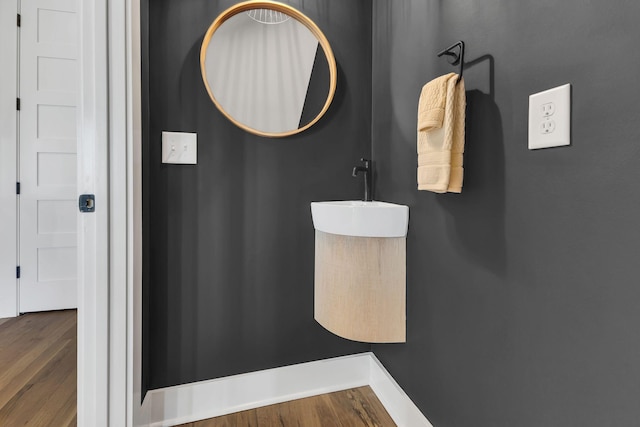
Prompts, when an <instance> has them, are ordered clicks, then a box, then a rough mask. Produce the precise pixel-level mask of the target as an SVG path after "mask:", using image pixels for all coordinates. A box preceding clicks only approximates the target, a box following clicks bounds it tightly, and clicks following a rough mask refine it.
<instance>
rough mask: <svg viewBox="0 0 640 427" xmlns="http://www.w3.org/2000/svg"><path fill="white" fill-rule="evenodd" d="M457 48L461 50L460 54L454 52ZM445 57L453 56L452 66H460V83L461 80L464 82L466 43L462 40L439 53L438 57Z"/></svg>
mask: <svg viewBox="0 0 640 427" xmlns="http://www.w3.org/2000/svg"><path fill="white" fill-rule="evenodd" d="M456 47H457V48H458V49H459V50H458V53H456V52H454V51H453V49H455V48H456ZM443 55H447V56H451V57H452V58H453V61H451V62H450V64H451V65H459V66H460V72H458V76H459V77H458V82H460V80H462V71H463V68H464V42H463V41H462V40H460V41H458V42H456V43H454V44H452V45H451V46H449V47H448V48H446V49H445V50H443V51H442V52H440V53H438V57H441V56H443Z"/></svg>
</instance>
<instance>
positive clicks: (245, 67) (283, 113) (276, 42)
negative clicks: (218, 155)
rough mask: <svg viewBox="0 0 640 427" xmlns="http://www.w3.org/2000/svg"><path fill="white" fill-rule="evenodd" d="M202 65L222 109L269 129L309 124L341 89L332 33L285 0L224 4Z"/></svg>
mask: <svg viewBox="0 0 640 427" xmlns="http://www.w3.org/2000/svg"><path fill="white" fill-rule="evenodd" d="M247 6H248V7H247ZM256 6H260V7H256ZM243 7H244V8H243ZM237 8H240V10H238V9H237ZM285 12H286V13H285ZM201 67H202V77H203V80H204V83H205V86H206V87H207V91H208V92H209V95H210V97H211V99H212V100H213V102H214V103H215V104H216V106H217V107H218V108H219V109H220V111H222V113H223V114H224V115H225V116H226V117H227V118H229V120H231V121H232V122H234V123H235V124H236V125H238V126H240V127H241V128H243V129H245V130H247V131H249V132H252V133H255V134H258V135H263V136H287V135H291V134H294V133H298V132H300V131H302V130H305V129H306V128H308V127H309V126H311V125H312V124H314V123H315V122H316V121H317V120H318V119H319V118H320V117H321V116H322V114H324V112H325V111H326V109H327V108H328V106H329V104H330V102H331V99H332V98H333V92H334V91H335V80H336V76H335V74H336V67H335V59H334V58H333V54H332V53H331V49H330V47H329V44H328V42H327V41H326V38H324V35H322V33H321V32H320V30H319V29H318V28H317V26H315V24H313V22H311V21H310V20H308V18H306V17H305V16H304V15H302V14H301V13H300V12H298V11H296V10H295V9H293V8H291V7H290V6H286V5H282V4H279V3H273V2H247V3H241V4H240V5H237V6H235V7H233V8H231V9H229V10H227V11H226V12H223V14H222V15H220V16H219V17H218V18H217V19H216V21H214V23H213V24H212V26H211V27H210V28H209V31H207V34H206V35H205V39H204V42H203V45H202V50H201Z"/></svg>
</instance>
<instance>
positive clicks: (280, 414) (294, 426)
mask: <svg viewBox="0 0 640 427" xmlns="http://www.w3.org/2000/svg"><path fill="white" fill-rule="evenodd" d="M395 426H396V424H395V423H394V422H393V420H392V419H391V417H390V416H389V414H388V413H387V411H386V410H385V409H384V406H382V404H381V403H380V401H379V400H378V398H377V397H376V395H375V393H373V390H371V388H370V387H368V386H367V387H359V388H353V389H350V390H344V391H339V392H336V393H329V394H323V395H320V396H314V397H309V398H306V399H299V400H292V401H290V402H284V403H279V404H277V405H271V406H264V407H262V408H256V409H250V410H248V411H243V412H237V413H235V414H231V415H225V416H223V417H217V418H211V419H208V420H204V421H198V422H195V423H188V424H182V425H181V426H180V427H395Z"/></svg>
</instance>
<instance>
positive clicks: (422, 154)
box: [418, 73, 466, 193]
mask: <svg viewBox="0 0 640 427" xmlns="http://www.w3.org/2000/svg"><path fill="white" fill-rule="evenodd" d="M443 82H444V84H445V85H446V91H444V92H442V85H443ZM456 83H457V84H456ZM434 97H438V99H433V98H434ZM423 98H426V99H423ZM440 105H442V106H443V109H444V114H443V119H442V122H441V124H440V125H438V123H437V122H438V115H437V113H436V111H437V110H438V109H439V108H440V107H439V106H440ZM465 106H466V100H465V90H464V80H461V81H460V82H459V83H458V75H457V74H454V73H450V74H447V75H446V76H442V77H439V78H437V79H435V80H433V81H431V82H429V83H427V84H426V85H425V86H424V87H423V88H422V92H421V94H420V101H419V103H418V190H428V191H433V192H435V193H446V192H447V191H449V192H451V193H460V192H462V180H463V168H462V164H463V157H462V155H463V152H464V120H465ZM425 109H426V112H425Z"/></svg>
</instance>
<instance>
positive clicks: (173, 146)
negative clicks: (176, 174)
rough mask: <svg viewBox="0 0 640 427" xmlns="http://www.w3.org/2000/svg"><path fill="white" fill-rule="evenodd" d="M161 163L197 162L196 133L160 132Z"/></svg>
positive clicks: (185, 163) (190, 163) (184, 163)
mask: <svg viewBox="0 0 640 427" xmlns="http://www.w3.org/2000/svg"><path fill="white" fill-rule="evenodd" d="M162 163H176V164H183V165H195V164H196V163H198V135H197V134H195V133H187V132H165V131H163V132H162Z"/></svg>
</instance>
